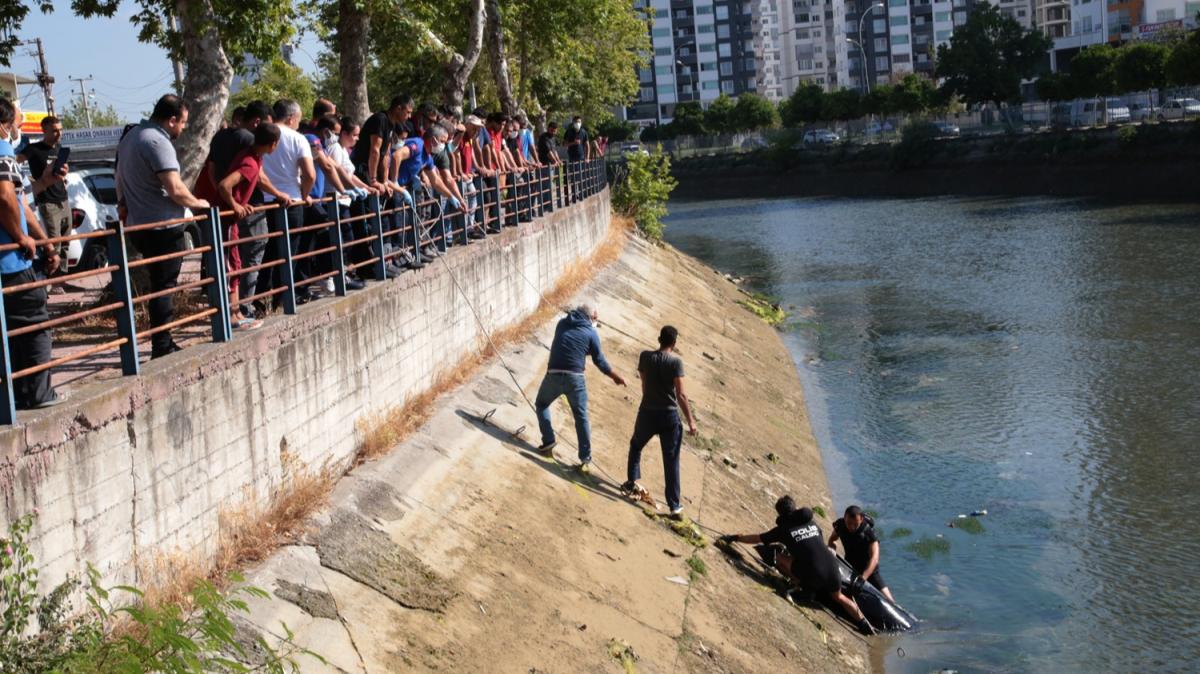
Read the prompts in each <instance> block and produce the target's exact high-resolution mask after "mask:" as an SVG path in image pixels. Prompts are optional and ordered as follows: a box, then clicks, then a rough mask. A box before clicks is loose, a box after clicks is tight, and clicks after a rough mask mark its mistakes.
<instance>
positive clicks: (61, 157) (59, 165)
mask: <svg viewBox="0 0 1200 674" xmlns="http://www.w3.org/2000/svg"><path fill="white" fill-rule="evenodd" d="M70 156H71V148H69V147H67V146H66V145H60V146H59V148H58V154H57V155H56V156H55V157H54V166H53V167H52V169H51V173H53V174H55V175H58V174H59V173H62V170H63V166H65V165H66V163H67V158H69V157H70Z"/></svg>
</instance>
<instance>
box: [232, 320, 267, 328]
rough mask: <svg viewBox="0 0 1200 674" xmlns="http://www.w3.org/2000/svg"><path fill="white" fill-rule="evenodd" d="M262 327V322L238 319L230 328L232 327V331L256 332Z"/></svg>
mask: <svg viewBox="0 0 1200 674" xmlns="http://www.w3.org/2000/svg"><path fill="white" fill-rule="evenodd" d="M262 325H263V322H262V321H260V320H258V319H256V318H240V319H238V320H236V321H234V322H233V325H231V326H230V327H232V328H233V329H234V330H239V331H246V330H257V329H259V328H261V327H262Z"/></svg>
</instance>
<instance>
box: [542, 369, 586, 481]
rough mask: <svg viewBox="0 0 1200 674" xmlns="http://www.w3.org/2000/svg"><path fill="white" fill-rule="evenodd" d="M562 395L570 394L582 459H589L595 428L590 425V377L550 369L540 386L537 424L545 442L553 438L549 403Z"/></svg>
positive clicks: (584, 461) (580, 458)
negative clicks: (588, 397)
mask: <svg viewBox="0 0 1200 674" xmlns="http://www.w3.org/2000/svg"><path fill="white" fill-rule="evenodd" d="M559 396H566V397H567V404H569V405H570V406H571V415H572V416H574V417H575V437H576V439H577V440H578V444H579V460H580V461H581V462H583V463H587V462H588V461H591V460H592V429H591V426H589V425H588V413H587V380H586V379H584V378H583V374H582V373H581V374H563V373H559V372H547V373H546V377H545V378H544V379H542V385H541V386H540V387H538V393H537V400H536V401H534V407H536V408H537V418H538V427H539V428H540V429H541V431H542V444H544V445H548V444H550V443H551V442H554V426H553V425H552V424H551V423H550V406H551V405H553V404H554V401H555V400H558V397H559Z"/></svg>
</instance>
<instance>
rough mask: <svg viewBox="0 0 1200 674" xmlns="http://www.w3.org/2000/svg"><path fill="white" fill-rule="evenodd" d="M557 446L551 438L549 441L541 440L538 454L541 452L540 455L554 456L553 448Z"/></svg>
mask: <svg viewBox="0 0 1200 674" xmlns="http://www.w3.org/2000/svg"><path fill="white" fill-rule="evenodd" d="M557 446H558V442H557V441H554V440H551V441H550V442H543V443H542V444H541V445H539V446H538V448H537V451H538V454H541V455H542V456H554V448H555V447H557Z"/></svg>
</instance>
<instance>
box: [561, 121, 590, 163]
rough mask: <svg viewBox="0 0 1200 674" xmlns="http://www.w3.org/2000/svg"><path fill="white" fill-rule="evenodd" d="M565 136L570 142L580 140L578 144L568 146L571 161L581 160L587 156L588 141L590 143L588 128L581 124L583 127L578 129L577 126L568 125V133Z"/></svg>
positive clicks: (568, 155)
mask: <svg viewBox="0 0 1200 674" xmlns="http://www.w3.org/2000/svg"><path fill="white" fill-rule="evenodd" d="M563 138H564V139H565V140H566V141H567V142H568V143H570V142H571V141H573V140H578V141H579V144H578V145H568V146H567V157H568V158H569V159H570V160H571V161H581V160H582V159H583V158H584V157H586V156H587V143H588V132H587V129H585V128H583V127H582V126H581V127H579V130H578V131H576V130H575V126H574V125H571V126H569V127H567V133H566V135H565V136H563Z"/></svg>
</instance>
